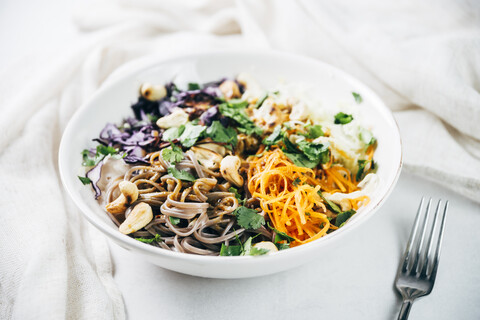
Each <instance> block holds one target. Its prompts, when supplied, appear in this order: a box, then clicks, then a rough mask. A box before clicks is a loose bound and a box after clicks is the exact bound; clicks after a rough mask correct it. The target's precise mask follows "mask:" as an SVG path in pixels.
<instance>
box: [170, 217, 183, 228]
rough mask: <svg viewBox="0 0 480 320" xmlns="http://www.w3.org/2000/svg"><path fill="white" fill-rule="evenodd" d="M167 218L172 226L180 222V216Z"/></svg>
mask: <svg viewBox="0 0 480 320" xmlns="http://www.w3.org/2000/svg"><path fill="white" fill-rule="evenodd" d="M168 219H169V220H170V223H171V224H173V225H174V226H176V225H177V224H179V223H180V218H176V217H168Z"/></svg>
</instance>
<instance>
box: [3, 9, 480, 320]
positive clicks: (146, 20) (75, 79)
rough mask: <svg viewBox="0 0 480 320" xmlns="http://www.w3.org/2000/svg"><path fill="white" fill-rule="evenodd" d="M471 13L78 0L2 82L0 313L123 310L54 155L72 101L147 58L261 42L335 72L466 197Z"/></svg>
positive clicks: (476, 134) (475, 138) (477, 146)
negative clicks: (386, 110) (58, 29)
mask: <svg viewBox="0 0 480 320" xmlns="http://www.w3.org/2000/svg"><path fill="white" fill-rule="evenodd" d="M479 17H480V13H479V6H478V5H476V4H474V3H473V2H470V1H466V0H464V1H446V0H441V1H438V0H437V1H433V0H426V1H422V2H420V3H419V2H418V1H401V2H398V1H389V2H386V1H381V0H369V1H362V2H356V1H347V0H340V1H335V2H331V1H326V0H320V1H318V0H315V1H314V0H308V1H307V0H303V1H288V0H266V1H254V0H245V1H213V0H189V1H181V2H180V1H173V0H167V1H165V0H163V1H147V0H140V1H133V0H125V1H94V2H91V3H82V4H81V7H79V8H77V9H76V11H75V12H74V20H75V23H76V24H77V26H78V27H79V28H80V30H81V31H82V34H80V35H78V36H77V37H75V38H74V39H72V40H71V42H69V43H66V44H65V45H64V46H63V47H62V48H61V50H59V49H58V48H56V49H55V51H54V52H52V51H50V52H49V51H48V50H46V51H45V50H42V51H38V52H33V54H31V55H30V56H28V57H27V58H26V59H25V60H24V61H23V62H22V64H20V65H18V64H17V65H12V66H10V67H9V68H7V69H6V72H5V73H4V74H3V75H2V77H0V110H1V114H2V117H0V128H2V130H1V131H0V168H2V173H1V182H2V186H3V187H2V192H1V193H0V209H1V212H2V214H1V215H0V228H1V229H0V256H1V257H2V259H0V318H2V319H10V318H15V319H64V318H71V319H124V318H125V310H124V305H123V301H122V298H121V294H120V292H119V291H118V288H117V287H116V285H115V283H114V281H113V278H112V272H113V268H112V264H111V260H110V256H109V250H108V246H107V244H106V239H105V237H104V236H103V235H101V234H100V233H99V232H98V231H97V230H95V229H93V228H92V227H91V226H90V225H89V224H88V223H86V222H85V221H84V219H82V218H81V214H80V213H79V212H78V210H77V209H76V208H75V207H74V206H73V204H72V203H71V201H70V199H69V198H68V196H66V194H65V192H64V191H63V188H62V186H61V183H60V181H59V177H58V170H57V150H58V145H59V141H60V138H61V134H62V131H63V130H64V128H65V126H66V123H67V122H68V119H70V117H71V116H72V115H73V113H74V112H75V110H77V109H78V107H79V106H80V105H81V104H82V103H84V102H85V101H86V100H87V99H88V98H89V97H90V96H91V95H92V94H93V92H94V91H95V90H96V89H97V88H98V87H99V86H101V85H102V84H103V83H104V82H105V81H106V79H108V78H109V76H110V75H111V74H112V73H113V72H114V71H118V69H119V68H120V67H122V70H123V71H126V70H129V68H130V69H131V68H134V67H135V65H136V64H135V62H132V63H129V62H131V61H133V60H135V59H137V58H141V57H145V56H148V55H155V56H157V57H165V58H167V57H173V56H176V55H179V54H185V53H193V52H198V51H204V50H211V49H222V48H239V49H241V48H250V49H258V50H262V49H264V48H270V49H277V50H283V51H289V52H294V53H299V54H303V55H307V56H311V57H314V58H318V59H320V60H323V61H325V62H328V63H330V64H332V65H334V66H337V67H339V68H341V69H344V70H345V71H347V72H349V73H351V74H353V75H354V76H356V77H357V78H359V79H360V80H362V81H363V82H365V83H366V84H368V85H369V86H370V87H372V88H373V89H374V90H375V91H376V92H377V93H378V94H379V95H380V96H381V97H382V98H383V99H384V101H385V102H386V103H387V105H388V106H389V107H391V108H392V110H394V112H395V117H396V119H397V121H398V123H399V126H400V129H401V134H402V138H403V145H404V160H405V169H406V170H408V171H411V172H415V173H417V174H419V175H421V176H423V177H426V178H428V179H432V180H435V181H438V182H439V183H442V184H443V185H445V186H446V187H448V188H450V189H452V190H453V191H456V192H460V193H462V194H463V195H465V196H467V197H469V198H471V199H473V200H475V201H478V198H475V195H476V194H478V192H479V191H480V160H479V159H480V142H479V139H480V130H479V129H478V125H477V124H478V123H479V122H480V95H479V93H478V90H479V88H480V85H479V84H480V82H479V79H480V77H479V72H480V71H479V70H480V68H479V67H480V50H479V46H480V39H479V38H480V33H479V32H478V27H479V26H478V24H479V23H478V21H480V19H478V18H479ZM116 73H117V75H118V72H116Z"/></svg>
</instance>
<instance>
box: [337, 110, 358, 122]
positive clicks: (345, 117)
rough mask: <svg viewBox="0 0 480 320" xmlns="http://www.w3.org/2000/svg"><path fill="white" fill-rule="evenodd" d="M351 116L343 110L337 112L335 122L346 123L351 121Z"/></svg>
mask: <svg viewBox="0 0 480 320" xmlns="http://www.w3.org/2000/svg"><path fill="white" fill-rule="evenodd" d="M352 120H353V116H352V115H351V114H346V113H343V112H339V113H337V114H336V115H335V121H334V123H335V124H347V123H350V122H352Z"/></svg>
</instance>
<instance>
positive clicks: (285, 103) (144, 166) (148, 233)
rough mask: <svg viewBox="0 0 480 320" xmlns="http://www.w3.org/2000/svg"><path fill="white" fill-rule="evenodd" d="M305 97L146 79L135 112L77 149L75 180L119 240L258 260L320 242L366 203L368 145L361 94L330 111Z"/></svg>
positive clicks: (235, 85) (232, 84)
mask: <svg viewBox="0 0 480 320" xmlns="http://www.w3.org/2000/svg"><path fill="white" fill-rule="evenodd" d="M309 91H311V90H305V88H303V89H302V88H301V87H299V86H297V85H295V84H279V85H278V86H277V87H276V88H275V89H274V90H268V91H267V90H264V89H263V88H262V87H261V86H260V85H258V83H257V82H256V81H255V79H253V78H252V77H251V76H249V75H248V74H239V75H238V76H237V77H236V78H235V79H221V80H219V81H215V82H210V83H205V84H198V83H188V84H185V85H184V86H177V85H176V84H175V83H172V82H170V83H166V84H155V85H154V84H149V83H144V84H143V85H142V86H141V87H140V94H139V98H138V101H137V102H136V103H134V104H133V105H132V111H133V115H132V116H131V117H128V118H126V119H124V120H123V121H122V122H121V123H118V124H113V123H108V124H106V126H105V127H104V129H103V130H102V131H101V132H100V134H99V136H98V138H95V139H93V140H94V141H96V142H97V143H98V145H97V146H96V148H93V149H85V150H83V152H82V159H83V163H82V165H83V167H84V170H85V171H84V172H85V173H84V174H82V175H81V176H79V179H80V181H81V182H82V183H83V184H85V185H91V187H92V188H93V190H94V192H95V198H96V199H97V201H98V202H99V203H100V204H101V205H102V206H103V207H104V208H105V212H106V214H108V215H109V217H110V218H111V220H112V221H113V222H114V223H115V224H116V225H117V226H118V229H119V231H120V232H121V233H123V234H126V235H129V236H130V237H132V238H134V239H136V240H138V241H141V242H144V243H147V244H150V245H154V246H157V247H160V248H163V249H166V250H173V251H177V252H184V253H191V254H199V255H220V256H242V255H264V254H268V253H271V252H274V251H278V250H284V249H288V248H291V247H294V246H298V245H302V244H305V243H308V242H310V241H313V240H316V239H319V238H321V237H323V236H325V235H326V234H328V233H331V232H335V230H337V229H339V228H341V227H342V226H343V225H344V224H345V223H348V220H349V219H350V218H351V217H352V216H353V215H354V214H356V212H357V210H358V209H359V208H360V207H362V206H364V205H366V204H367V203H368V202H369V200H370V198H369V195H371V193H372V192H373V191H374V190H375V187H376V184H377V180H378V178H377V175H376V174H375V170H376V163H375V162H374V159H373V156H374V152H375V148H376V144H377V142H376V139H375V137H374V136H373V134H372V132H371V131H370V130H368V129H367V128H366V127H364V126H362V125H361V121H360V118H361V117H360V115H359V111H358V109H359V108H361V104H362V102H363V101H362V97H361V96H360V95H359V94H358V93H355V92H352V93H351V95H349V96H348V97H346V98H345V99H347V98H348V99H347V100H345V101H344V103H343V104H340V105H336V106H329V107H328V108H327V107H324V106H322V105H321V103H318V101H315V100H314V99H312V97H310V96H309V94H308V92H309ZM306 92H307V93H306Z"/></svg>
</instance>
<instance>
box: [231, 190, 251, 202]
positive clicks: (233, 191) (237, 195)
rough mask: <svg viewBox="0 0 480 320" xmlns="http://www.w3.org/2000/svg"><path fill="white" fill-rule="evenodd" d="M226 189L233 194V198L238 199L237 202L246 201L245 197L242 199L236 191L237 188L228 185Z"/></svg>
mask: <svg viewBox="0 0 480 320" xmlns="http://www.w3.org/2000/svg"><path fill="white" fill-rule="evenodd" d="M228 191H229V192H231V193H233V194H234V195H235V198H237V199H238V202H239V203H242V204H245V201H247V199H242V196H241V195H240V194H239V193H238V190H237V189H236V188H234V187H230V188H228Z"/></svg>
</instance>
